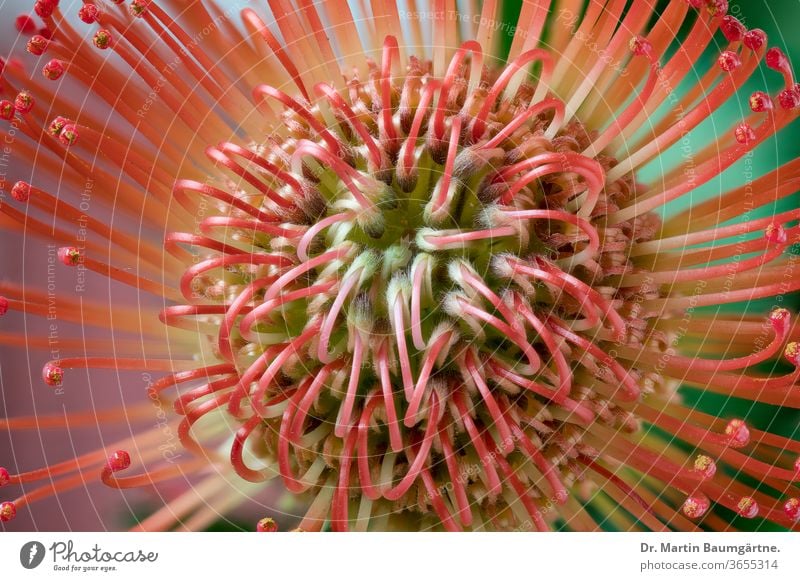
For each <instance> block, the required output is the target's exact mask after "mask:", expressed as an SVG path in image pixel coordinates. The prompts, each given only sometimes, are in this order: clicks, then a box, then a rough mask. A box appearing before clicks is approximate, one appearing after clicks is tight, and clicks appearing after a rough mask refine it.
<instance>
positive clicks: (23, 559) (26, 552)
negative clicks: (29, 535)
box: [19, 541, 45, 569]
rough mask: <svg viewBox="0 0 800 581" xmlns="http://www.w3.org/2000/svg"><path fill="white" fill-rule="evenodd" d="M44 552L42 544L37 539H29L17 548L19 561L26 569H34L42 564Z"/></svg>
mask: <svg viewBox="0 0 800 581" xmlns="http://www.w3.org/2000/svg"><path fill="white" fill-rule="evenodd" d="M44 554H45V550H44V545H43V544H42V543H40V542H39V541H31V542H29V543H25V544H24V545H22V548H21V549H20V550H19V562H20V563H21V564H22V566H23V567H25V568H26V569H35V568H36V567H38V566H39V565H41V564H42V561H43V560H44Z"/></svg>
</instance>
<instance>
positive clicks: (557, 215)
mask: <svg viewBox="0 0 800 581" xmlns="http://www.w3.org/2000/svg"><path fill="white" fill-rule="evenodd" d="M58 4H59V3H58V1H57V0H39V1H38V2H36V3H35V7H34V8H35V15H36V16H35V17H32V18H25V17H22V18H20V19H19V20H18V21H17V27H18V29H19V30H21V31H23V32H24V33H29V34H30V33H33V32H34V31H37V32H36V33H35V34H32V35H31V36H30V39H29V41H28V43H27V50H28V52H29V53H32V54H33V55H35V56H37V57H39V60H37V61H30V60H25V61H24V62H23V61H20V60H16V59H13V58H12V59H9V60H7V61H6V62H5V64H4V68H3V73H2V82H3V87H4V94H3V95H4V99H5V100H3V101H2V102H0V116H2V117H3V118H4V119H6V120H7V121H6V122H5V126H4V127H3V128H2V129H0V131H2V132H3V133H4V135H5V136H9V134H10V132H12V131H13V132H14V134H15V135H16V139H15V141H14V145H13V156H14V159H15V160H17V163H20V164H24V165H25V167H32V168H34V169H35V173H33V174H32V175H33V176H34V177H35V179H32V180H31V181H30V182H28V181H20V182H16V183H8V184H5V185H4V191H5V192H6V193H7V194H9V195H8V196H6V197H5V198H4V199H3V200H2V206H0V211H2V223H3V226H4V228H5V229H6V230H12V231H14V232H15V233H16V235H19V236H23V235H24V236H43V237H46V238H47V239H49V240H51V241H53V242H52V243H53V244H56V245H58V251H57V256H58V259H59V261H60V263H61V264H60V265H59V266H60V268H68V267H72V268H79V269H82V271H83V272H85V277H86V281H87V282H86V284H87V285H88V284H92V281H101V280H102V278H101V277H107V278H109V279H111V281H112V283H111V284H118V283H121V284H124V285H129V286H131V287H133V288H134V289H137V290H138V291H139V292H141V293H142V295H144V294H149V295H155V296H156V297H157V298H158V299H159V301H158V303H159V304H158V305H157V306H153V307H148V306H146V305H148V304H153V302H152V301H150V302H142V303H141V304H140V305H132V304H129V303H126V302H124V301H120V302H119V303H118V304H115V305H114V306H113V308H112V309H111V310H110V311H108V309H107V308H106V307H105V306H103V305H102V304H93V303H92V302H91V300H90V298H89V297H86V296H82V297H80V301H78V298H77V297H70V296H59V297H58V301H59V304H60V307H59V316H60V317H62V318H63V319H65V320H67V321H71V322H75V323H78V324H79V326H78V328H81V326H86V325H94V326H100V327H102V326H105V325H112V326H113V328H114V329H115V330H118V331H119V332H120V333H123V334H126V336H128V337H129V339H130V340H128V341H125V342H121V343H119V344H115V345H109V344H103V343H102V342H95V343H92V342H91V341H90V342H89V344H88V345H86V346H85V347H84V345H85V343H84V342H82V341H81V336H80V335H76V336H75V337H74V338H63V337H62V339H61V340H62V342H64V344H65V349H67V350H71V351H74V355H70V356H62V357H59V358H58V359H55V360H52V361H47V350H46V349H47V337H27V341H28V343H27V344H28V345H29V346H30V345H33V346H36V345H38V346H40V347H42V363H43V371H42V379H43V382H42V383H43V384H46V385H49V386H53V387H59V386H60V387H61V388H63V389H67V390H80V389H81V385H82V377H84V376H85V372H84V373H78V372H77V371H78V370H79V369H83V368H87V369H95V368H100V369H111V370H115V371H116V372H117V373H118V374H119V377H120V381H125V380H126V379H125V378H126V377H128V376H129V375H131V373H130V372H141V371H144V372H146V373H147V374H152V377H153V381H152V382H151V383H150V384H149V386H148V387H147V390H146V392H145V390H142V393H141V398H140V401H131V402H130V405H129V406H127V407H126V409H120V410H114V409H111V410H103V411H99V412H96V411H90V412H87V413H86V414H82V415H75V416H74V417H72V418H69V417H68V418H64V417H10V418H4V419H2V420H0V425H2V426H3V428H4V429H7V430H11V431H12V433H13V434H15V437H18V436H17V434H18V433H23V432H25V431H26V430H35V429H40V428H42V427H45V426H51V427H52V426H55V427H57V426H59V425H61V426H63V427H64V429H67V426H76V425H81V424H84V425H86V424H88V425H91V424H93V423H95V422H99V421H103V422H109V421H114V422H120V423H128V424H130V425H132V426H136V425H137V422H138V421H140V420H141V419H142V415H145V416H146V414H147V413H149V412H148V410H149V409H150V408H148V409H145V411H144V412H143V413H140V412H139V410H140V407H138V406H142V405H144V406H145V407H146V406H148V405H149V403H150V402H151V401H158V402H165V403H166V404H168V407H169V414H170V419H169V422H170V425H172V426H174V429H175V430H176V433H177V434H178V435H179V437H180V441H181V443H182V445H183V447H184V448H186V450H188V451H190V452H191V454H186V455H184V456H182V457H181V459H180V460H179V461H171V459H170V458H166V457H165V455H164V454H163V453H162V452H163V450H161V449H159V437H160V432H159V430H158V429H153V428H152V427H151V425H152V422H150V423H149V424H148V423H147V422H142V426H143V427H142V428H141V429H134V431H133V434H134V435H133V436H132V437H130V438H126V439H125V440H124V441H120V442H118V443H115V444H114V445H113V446H109V447H107V448H105V449H99V450H81V451H79V454H78V455H77V456H76V457H75V458H65V459H63V460H60V461H55V462H54V463H52V464H51V465H49V466H46V467H42V468H41V469H38V470H34V471H29V472H23V473H18V471H17V470H15V469H14V467H13V466H11V465H6V468H4V469H0V484H5V485H7V487H6V488H3V490H2V491H0V494H2V496H3V500H4V502H3V504H2V505H0V516H2V519H3V520H4V521H10V520H11V519H12V518H13V517H14V516H15V514H16V513H17V512H19V511H21V510H31V511H36V501H37V500H39V499H41V498H44V497H48V496H51V495H58V494H59V493H61V492H63V491H65V490H68V489H70V488H73V487H76V486H83V485H84V483H85V481H86V480H87V479H94V480H96V481H97V485H98V486H100V485H102V484H105V485H108V486H112V487H118V488H128V487H140V486H148V485H150V484H152V483H159V482H163V481H167V480H170V479H174V478H183V479H184V480H185V478H186V477H187V475H188V476H189V477H190V478H191V479H192V480H191V481H192V482H193V483H194V485H193V488H192V489H191V490H187V491H186V492H185V494H184V495H183V496H178V497H177V498H176V499H175V500H173V501H172V502H171V503H169V504H167V505H165V506H164V507H163V508H162V509H160V510H158V511H157V512H155V513H154V514H152V515H150V516H148V517H147V518H145V519H144V520H142V521H141V522H140V524H139V525H138V526H137V529H140V530H163V529H170V528H174V527H176V526H178V525H179V524H180V526H182V527H186V528H198V529H202V528H205V527H207V526H208V525H209V524H210V523H211V522H212V521H213V520H214V519H215V518H216V517H217V516H218V515H219V514H221V513H222V514H224V513H225V512H227V511H228V510H231V509H232V508H234V505H235V504H236V503H237V502H240V500H241V499H242V498H244V497H243V496H241V495H239V494H235V493H234V492H235V490H237V489H238V488H239V487H241V486H245V485H247V486H251V485H252V483H256V484H258V485H259V487H263V486H267V485H268V484H267V483H269V482H271V481H273V482H280V483H281V485H282V486H283V487H285V489H287V490H288V491H289V492H291V493H292V494H294V495H296V496H297V498H298V500H299V502H300V503H301V504H300V505H301V506H305V509H304V511H305V512H304V516H303V517H302V522H300V523H299V529H301V530H306V531H316V530H323V529H324V530H328V529H330V530H336V531H339V530H357V531H366V530H448V531H458V530H526V531H527V530H540V531H544V530H551V529H564V530H597V529H604V528H612V529H621V530H640V529H652V530H736V529H737V528H738V527H739V526H740V524H739V523H740V522H741V520H740V518H743V519H756V522H757V523H761V524H766V523H771V524H773V525H778V526H779V527H782V528H796V527H797V523H798V520H800V500H798V497H800V492H799V491H798V487H797V481H798V479H799V478H800V441H798V439H797V438H796V437H794V438H793V437H791V434H788V435H786V434H785V433H783V434H782V433H778V431H777V430H773V429H772V427H771V425H767V426H764V427H762V428H761V429H759V427H758V426H757V425H754V424H753V423H752V422H751V421H750V420H749V418H748V417H746V416H742V417H729V416H728V415H726V414H720V416H719V417H718V416H717V415H714V414H712V413H707V411H706V412H704V411H700V410H699V409H696V408H695V407H694V406H693V405H689V404H687V403H683V402H682V397H683V396H682V393H679V392H678V387H680V386H681V385H685V386H688V387H689V388H693V389H695V390H701V391H703V392H704V393H709V394H718V395H720V396H724V397H726V398H732V399H735V400H741V401H744V402H754V403H755V404H758V405H761V404H765V405H768V406H774V407H775V408H787V409H788V408H798V407H800V388H799V386H798V369H800V349H798V343H797V341H798V340H800V339H798V337H799V336H800V333H798V331H797V329H798V328H797V327H796V324H795V318H796V317H795V314H794V313H793V312H791V308H787V307H788V305H789V303H790V301H789V300H788V299H786V297H789V296H790V295H791V293H794V292H796V291H797V290H798V289H800V275H799V274H798V272H797V269H796V267H795V261H796V252H794V246H793V245H794V244H796V243H797V242H798V219H799V218H800V210H798V209H797V208H796V200H795V203H794V206H795V207H791V206H792V204H791V201H792V198H791V196H793V195H794V194H795V193H796V191H797V189H798V184H800V162H799V161H798V160H797V159H794V160H791V161H789V162H788V163H785V164H784V165H782V166H780V167H775V168H774V169H772V171H769V172H768V173H765V174H764V175H761V176H758V177H757V179H755V180H753V181H751V182H748V183H746V184H744V185H741V186H735V187H728V186H726V182H727V179H726V178H724V176H723V173H724V172H725V171H726V170H727V169H729V168H731V167H734V166H735V165H736V164H739V163H742V162H743V160H746V159H747V157H748V156H749V155H751V153H752V152H753V151H754V150H755V149H756V148H757V147H759V146H760V145H763V144H764V143H765V142H767V141H768V140H770V139H771V138H773V136H775V135H776V134H777V133H778V132H779V131H780V130H782V129H783V128H785V127H787V126H788V125H789V124H790V123H792V122H793V121H794V120H795V118H796V117H797V115H798V111H800V85H797V84H795V80H794V77H793V74H792V69H791V65H790V63H789V59H788V58H787V56H786V55H785V54H784V53H783V52H782V50H781V49H780V48H779V47H777V46H772V43H770V41H769V39H768V38H767V36H766V34H765V33H764V32H763V31H761V30H758V29H748V28H747V27H745V25H744V24H742V22H741V21H740V20H737V19H736V18H735V17H733V16H731V15H728V14H727V2H725V1H721V0H713V1H702V0H692V1H686V0H673V1H670V2H668V3H666V5H665V6H664V7H663V10H660V12H658V13H655V12H654V10H655V8H654V4H655V3H654V2H651V1H649V0H630V1H625V0H623V1H617V0H609V1H608V2H600V1H591V2H589V3H587V5H586V6H585V7H584V6H583V4H584V3H583V2H578V1H572V0H568V1H565V2H559V3H551V2H547V1H536V2H524V3H523V4H522V9H521V11H520V13H519V16H518V21H516V22H512V23H510V24H508V23H505V22H504V21H502V20H500V12H501V8H502V6H501V3H498V2H497V1H492V0H487V1H486V2H484V3H483V4H482V6H472V7H470V6H467V4H469V5H471V4H472V3H471V2H466V3H459V8H458V10H457V9H456V6H455V3H454V2H452V1H446V0H434V1H433V2H431V3H430V4H424V3H423V2H422V1H421V0H417V2H414V1H412V0H409V1H408V2H400V3H398V4H397V5H395V4H394V3H392V2H383V1H374V2H371V3H368V2H353V3H351V4H352V5H348V3H347V2H345V1H341V0H336V1H330V2H324V3H313V2H311V1H310V0H296V1H295V2H291V1H290V0H270V1H269V2H268V3H266V4H268V10H267V9H265V7H263V6H257V7H254V8H246V9H244V10H242V11H241V12H240V13H233V12H230V11H229V8H228V7H226V5H224V4H223V3H219V4H216V3H213V2H191V3H190V6H187V7H184V8H182V3H178V2H174V3H170V2H159V1H143V0H134V1H133V2H130V3H123V2H105V3H101V2H98V3H96V4H92V3H89V2H85V3H84V4H83V6H82V7H81V8H80V10H79V11H78V13H77V15H76V14H72V13H69V14H63V13H62V11H61V9H60V8H59V5H58ZM81 21H82V22H81ZM84 23H85V24H84ZM40 29H41V30H40ZM87 29H91V33H90V34H89V35H88V36H87V34H86V30H87ZM504 39H508V41H506V40H504ZM676 43H678V44H676ZM508 46H510V49H508V54H507V55H506V54H505V49H504V48H503V47H506V48H508ZM717 46H721V48H720V49H717V48H715V47H717ZM710 51H715V58H714V59H712V60H711V61H709V60H708V59H707V58H701V57H702V56H703V55H707V54H708V53H709V52H710ZM31 63H33V64H31ZM764 67H766V70H767V73H766V74H769V75H782V76H783V79H784V88H783V89H782V90H780V91H779V92H777V93H773V94H770V93H768V92H767V90H766V88H765V89H764V90H763V91H758V92H755V93H753V94H752V95H744V96H742V87H743V85H744V84H745V83H746V82H747V81H749V80H751V78H753V79H755V78H758V77H757V76H756V75H757V74H761V72H763V71H764V70H765V68H764ZM679 86H680V87H684V89H682V90H681V91H678V87H679ZM687 87H688V88H687ZM739 98H742V99H744V100H745V101H746V102H747V104H748V105H749V109H748V110H744V111H743V112H742V115H741V118H739V119H737V120H735V122H733V123H732V124H728V125H726V126H721V125H719V124H718V125H716V126H715V130H716V134H715V135H714V136H713V138H712V139H708V140H705V141H704V140H702V139H692V140H689V138H688V137H687V136H692V135H696V134H697V131H696V130H697V128H698V127H699V126H700V125H701V124H702V123H703V122H704V121H706V120H707V119H709V118H713V117H714V116H715V115H718V114H719V111H720V109H721V108H722V107H723V106H725V104H726V103H729V102H731V101H732V100H736V99H739ZM109 113H110V114H109ZM693 132H694V133H693ZM687 142H689V143H690V144H691V147H689V148H688V151H687V150H683V155H681V156H679V159H677V160H676V159H675V157H674V156H673V157H668V156H665V155H664V152H667V151H669V150H670V149H671V148H675V147H680V146H681V144H684V143H687ZM684 149H686V148H684ZM659 160H660V161H661V163H660V165H659V174H660V175H659V176H658V177H657V179H645V178H644V177H642V175H641V170H642V168H644V167H645V166H648V164H651V165H652V163H653V162H654V161H659ZM721 176H722V177H721ZM87 183H89V184H91V190H92V208H91V211H90V212H88V213H87V212H86V211H85V210H84V209H83V207H82V205H81V199H80V195H81V192H83V191H85V189H86V187H87V185H86V184H87ZM709 184H711V185H714V184H718V185H715V186H714V187H717V189H718V190H719V191H718V192H716V193H715V194H714V195H712V196H706V197H705V198H704V199H701V197H700V196H696V195H695V194H696V192H697V191H698V188H701V187H702V186H704V185H709ZM698 199H700V201H697V200H698ZM95 210H96V213H95ZM109 216H113V220H112V219H110V218H109ZM120 216H121V217H120ZM76 228H77V229H79V231H82V232H85V233H86V236H85V239H81V240H85V241H83V242H81V243H80V244H78V243H77V242H76V234H75V232H76ZM9 274H10V273H4V276H6V278H5V279H4V282H2V283H1V286H0V290H1V291H2V294H3V296H4V298H3V299H2V310H3V311H8V310H12V311H20V312H22V313H24V315H25V317H26V318H27V317H47V316H48V313H49V311H48V295H47V293H46V292H45V291H44V290H43V289H40V288H30V287H29V286H23V285H20V284H18V283H15V282H13V278H11V277H10V276H9ZM103 284H106V283H103ZM756 299H765V300H764V301H761V303H758V304H766V306H765V307H764V309H763V312H761V313H758V312H756V310H754V309H749V310H748V311H747V313H746V314H743V313H742V312H741V308H739V309H737V308H727V307H728V306H736V305H741V304H744V303H748V302H750V301H755V300H756ZM770 305H772V306H771V307H770ZM717 307H722V308H717ZM159 321H160V322H159ZM8 341H9V342H13V341H14V338H13V337H11V338H9V339H8ZM151 353H158V356H154V355H151ZM133 381H139V380H138V379H134V380H133ZM46 385H43V386H42V389H46ZM5 389H6V390H7V392H8V393H11V394H12V395H13V391H11V392H9V391H8V390H9V389H11V390H13V388H9V387H6V388H5ZM173 408H174V409H173ZM745 409H746V408H745ZM723 416H724V417H723ZM101 418H102V419H101ZM7 460H8V459H7V458H0V461H2V462H7ZM256 488H258V487H256ZM12 489H13V490H14V491H15V492H14V494H15V495H16V497H14V495H11V494H8V493H6V491H7V490H12ZM250 489H253V488H250ZM250 489H249V490H250ZM262 516H263V515H259V514H254V515H252V523H253V527H252V528H253V529H257V530H259V531H273V530H276V529H277V525H276V523H275V521H273V520H272V519H270V518H264V519H262V518H261V517H262ZM758 526H761V525H758Z"/></svg>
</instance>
